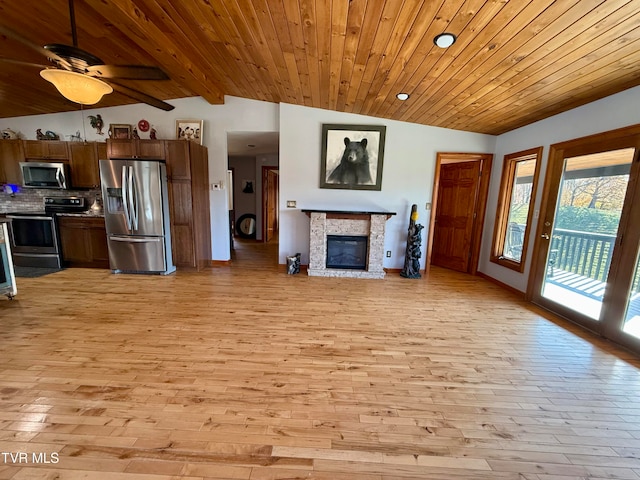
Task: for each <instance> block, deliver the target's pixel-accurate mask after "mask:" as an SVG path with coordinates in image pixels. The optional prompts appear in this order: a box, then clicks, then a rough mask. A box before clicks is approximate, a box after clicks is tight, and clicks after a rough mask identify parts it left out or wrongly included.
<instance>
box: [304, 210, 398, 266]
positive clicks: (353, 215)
mask: <svg viewBox="0 0 640 480" xmlns="http://www.w3.org/2000/svg"><path fill="white" fill-rule="evenodd" d="M302 211H303V212H304V213H306V214H307V215H308V216H309V218H310V222H309V268H308V269H307V274H308V275H309V276H315V277H352V278H374V279H381V278H384V276H385V271H384V268H383V261H384V232H385V224H386V221H387V220H388V219H389V218H390V217H391V216H392V215H395V212H353V211H344V210H302ZM327 235H363V236H367V237H368V239H369V245H368V253H367V268H366V270H353V269H339V268H327Z"/></svg>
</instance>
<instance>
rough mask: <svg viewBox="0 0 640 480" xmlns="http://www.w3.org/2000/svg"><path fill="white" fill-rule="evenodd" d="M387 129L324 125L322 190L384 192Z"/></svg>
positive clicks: (378, 126) (321, 170) (370, 126)
mask: <svg viewBox="0 0 640 480" xmlns="http://www.w3.org/2000/svg"><path fill="white" fill-rule="evenodd" d="M386 130H387V127H386V126H384V125H338V124H323V125H322V149H321V153H320V155H321V156H320V188H337V189H347V190H378V191H379V190H382V165H383V160H384V142H385V135H386ZM363 155H365V156H366V159H365V160H363V158H362V157H363ZM347 156H352V157H353V156H355V158H356V160H355V161H351V160H349V159H347V158H346V157H347Z"/></svg>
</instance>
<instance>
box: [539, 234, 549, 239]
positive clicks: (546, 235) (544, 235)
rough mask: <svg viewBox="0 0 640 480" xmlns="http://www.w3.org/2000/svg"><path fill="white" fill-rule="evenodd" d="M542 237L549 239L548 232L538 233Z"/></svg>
mask: <svg viewBox="0 0 640 480" xmlns="http://www.w3.org/2000/svg"><path fill="white" fill-rule="evenodd" d="M540 236H541V237H542V238H544V239H545V240H549V234H548V233H543V234H542V235H540Z"/></svg>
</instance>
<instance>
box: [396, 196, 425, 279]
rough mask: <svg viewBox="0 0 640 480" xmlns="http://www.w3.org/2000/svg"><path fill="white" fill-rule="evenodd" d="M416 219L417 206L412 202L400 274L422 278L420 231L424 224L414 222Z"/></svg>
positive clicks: (406, 276)
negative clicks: (405, 248)
mask: <svg viewBox="0 0 640 480" xmlns="http://www.w3.org/2000/svg"><path fill="white" fill-rule="evenodd" d="M416 220H418V206H417V205H416V204H415V203H414V204H413V205H412V206H411V217H410V219H409V232H408V234H407V251H406V253H405V255H404V268H403V269H402V271H401V272H400V276H401V277H405V278H422V275H421V274H420V257H421V256H422V253H421V252H420V246H421V245H422V234H421V233H420V232H421V231H422V229H423V228H424V226H423V225H420V224H419V223H416Z"/></svg>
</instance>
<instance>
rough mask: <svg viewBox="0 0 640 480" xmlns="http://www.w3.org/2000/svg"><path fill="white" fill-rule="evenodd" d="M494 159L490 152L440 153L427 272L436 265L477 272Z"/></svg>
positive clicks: (430, 223) (435, 181)
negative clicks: (431, 266)
mask: <svg viewBox="0 0 640 480" xmlns="http://www.w3.org/2000/svg"><path fill="white" fill-rule="evenodd" d="M492 160H493V155H491V154H488V153H438V157H437V160H436V171H435V177H434V184H433V192H434V195H433V200H432V206H431V207H432V209H431V218H430V222H429V237H428V240H427V263H426V265H427V269H428V268H429V266H430V265H432V264H433V265H438V266H442V267H445V268H450V269H453V270H457V271H461V272H466V273H470V274H472V275H475V274H476V272H477V271H478V262H479V259H480V243H481V241H482V226H483V224H484V214H485V209H486V204H487V197H488V195H489V179H490V176H491V163H492Z"/></svg>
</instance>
